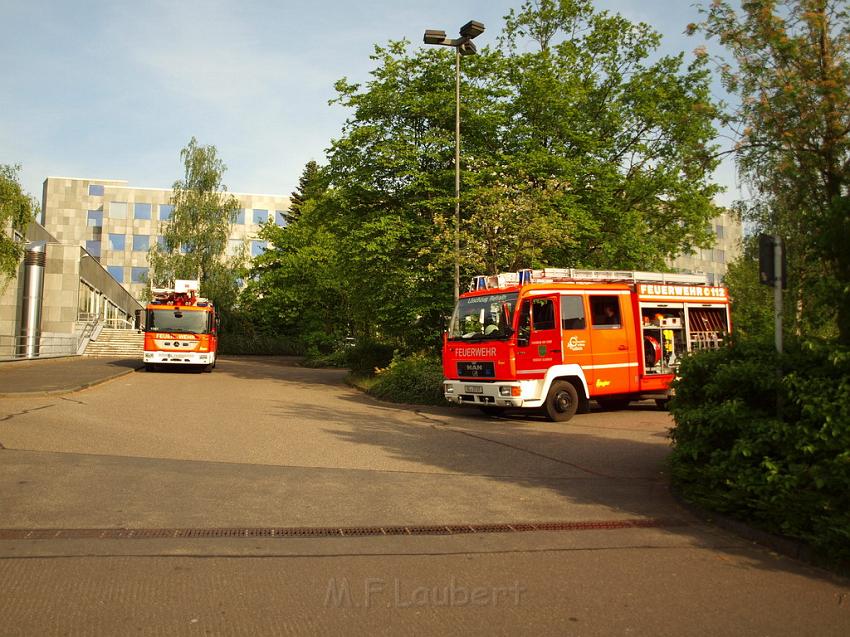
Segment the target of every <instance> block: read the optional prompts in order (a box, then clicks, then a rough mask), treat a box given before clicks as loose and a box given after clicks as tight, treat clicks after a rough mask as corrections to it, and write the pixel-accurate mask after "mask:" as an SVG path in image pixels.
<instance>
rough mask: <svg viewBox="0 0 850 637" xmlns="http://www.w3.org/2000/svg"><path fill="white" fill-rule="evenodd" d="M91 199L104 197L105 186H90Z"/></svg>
mask: <svg viewBox="0 0 850 637" xmlns="http://www.w3.org/2000/svg"><path fill="white" fill-rule="evenodd" d="M89 197H103V186H101V185H100V184H89Z"/></svg>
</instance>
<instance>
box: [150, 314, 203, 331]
mask: <svg viewBox="0 0 850 637" xmlns="http://www.w3.org/2000/svg"><path fill="white" fill-rule="evenodd" d="M208 315H209V312H201V311H198V310H184V309H179V308H178V309H175V308H169V309H165V308H163V309H161V310H148V320H147V323H146V325H147V327H146V330H147V331H148V332H180V333H181V334H206V333H208V332H209V319H208Z"/></svg>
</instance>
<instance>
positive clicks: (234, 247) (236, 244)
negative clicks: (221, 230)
mask: <svg viewBox="0 0 850 637" xmlns="http://www.w3.org/2000/svg"><path fill="white" fill-rule="evenodd" d="M242 246H243V242H242V240H241V239H228V240H227V256H229V257H235V256H238V255H239V254H241V253H242Z"/></svg>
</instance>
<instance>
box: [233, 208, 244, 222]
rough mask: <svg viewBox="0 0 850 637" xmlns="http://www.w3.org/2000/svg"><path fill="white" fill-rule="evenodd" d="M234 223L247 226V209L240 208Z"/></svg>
mask: <svg viewBox="0 0 850 637" xmlns="http://www.w3.org/2000/svg"><path fill="white" fill-rule="evenodd" d="M233 223H238V224H240V225H245V208H240V209H239V210H237V211H236V219H235V221H234V222H233Z"/></svg>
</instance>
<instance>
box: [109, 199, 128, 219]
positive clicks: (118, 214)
mask: <svg viewBox="0 0 850 637" xmlns="http://www.w3.org/2000/svg"><path fill="white" fill-rule="evenodd" d="M109 218H110V219H126V218H127V202H125V201H110V202H109Z"/></svg>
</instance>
